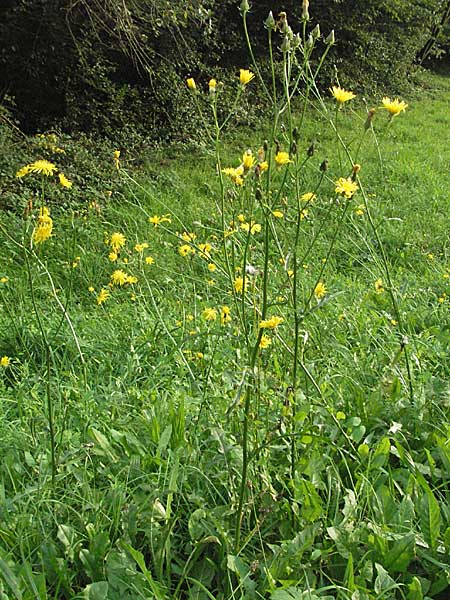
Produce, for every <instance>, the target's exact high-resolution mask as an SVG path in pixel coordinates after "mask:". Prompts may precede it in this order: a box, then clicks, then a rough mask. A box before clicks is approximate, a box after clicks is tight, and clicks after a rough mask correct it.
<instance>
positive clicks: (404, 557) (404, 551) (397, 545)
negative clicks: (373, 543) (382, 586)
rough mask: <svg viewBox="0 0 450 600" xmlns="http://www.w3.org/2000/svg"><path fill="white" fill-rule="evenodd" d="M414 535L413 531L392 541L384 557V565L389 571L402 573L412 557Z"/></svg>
mask: <svg viewBox="0 0 450 600" xmlns="http://www.w3.org/2000/svg"><path fill="white" fill-rule="evenodd" d="M414 548H415V537H414V534H413V533H409V534H408V535H405V536H403V537H402V538H400V539H399V540H396V541H395V542H394V545H393V546H392V548H391V549H390V550H389V552H388V553H387V555H386V558H385V559H384V561H383V562H384V566H385V567H386V568H387V569H388V571H389V572H392V571H395V572H398V573H403V572H405V571H406V569H407V568H408V565H409V563H410V562H411V561H412V559H413V558H414Z"/></svg>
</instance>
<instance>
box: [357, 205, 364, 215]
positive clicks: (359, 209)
mask: <svg viewBox="0 0 450 600" xmlns="http://www.w3.org/2000/svg"><path fill="white" fill-rule="evenodd" d="M364 210H365V206H364V204H359V205H358V206H357V207H356V208H355V215H358V217H360V216H361V215H363V214H364Z"/></svg>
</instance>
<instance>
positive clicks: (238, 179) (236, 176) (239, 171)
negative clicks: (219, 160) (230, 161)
mask: <svg viewBox="0 0 450 600" xmlns="http://www.w3.org/2000/svg"><path fill="white" fill-rule="evenodd" d="M222 173H224V174H225V175H228V177H229V178H230V179H231V181H232V182H233V183H235V184H236V185H243V183H244V180H243V179H242V175H243V174H244V167H243V166H242V165H240V166H239V167H237V168H236V169H234V168H233V167H226V168H225V169H222Z"/></svg>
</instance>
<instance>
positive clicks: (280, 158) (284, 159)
mask: <svg viewBox="0 0 450 600" xmlns="http://www.w3.org/2000/svg"><path fill="white" fill-rule="evenodd" d="M275 162H276V163H277V165H278V166H280V167H281V166H283V165H287V164H289V163H291V162H293V161H292V160H291V159H290V158H289V152H282V151H280V152H277V154H276V156H275Z"/></svg>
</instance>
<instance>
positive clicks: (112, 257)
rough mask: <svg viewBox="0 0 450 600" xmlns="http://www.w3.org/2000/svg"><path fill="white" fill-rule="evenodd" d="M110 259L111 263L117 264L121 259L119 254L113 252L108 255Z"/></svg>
mask: <svg viewBox="0 0 450 600" xmlns="http://www.w3.org/2000/svg"><path fill="white" fill-rule="evenodd" d="M108 258H109V260H110V261H111V262H116V260H117V259H118V258H119V255H118V254H117V252H114V251H113V250H112V251H111V252H110V253H109V254H108Z"/></svg>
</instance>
